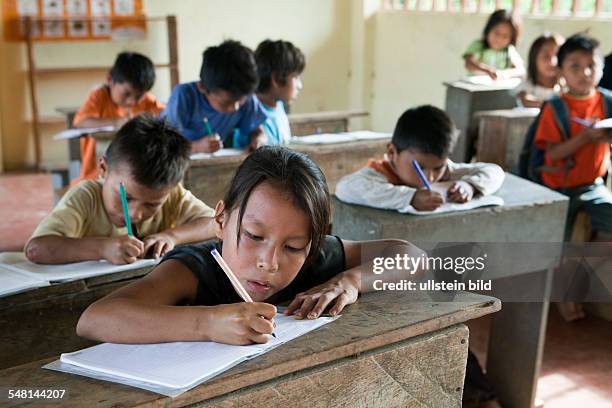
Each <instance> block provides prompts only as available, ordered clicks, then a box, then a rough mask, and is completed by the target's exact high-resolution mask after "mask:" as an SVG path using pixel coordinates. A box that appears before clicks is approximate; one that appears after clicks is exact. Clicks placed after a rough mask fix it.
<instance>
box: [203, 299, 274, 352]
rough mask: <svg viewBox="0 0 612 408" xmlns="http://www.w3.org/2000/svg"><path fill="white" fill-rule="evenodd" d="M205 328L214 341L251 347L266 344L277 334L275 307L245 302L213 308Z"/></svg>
mask: <svg viewBox="0 0 612 408" xmlns="http://www.w3.org/2000/svg"><path fill="white" fill-rule="evenodd" d="M209 310H210V311H211V312H212V313H210V314H209V315H208V316H210V321H209V324H207V325H206V327H207V329H208V335H209V336H210V339H211V340H212V341H216V342H217V343H225V344H236V345H248V344H253V343H267V342H268V341H269V340H270V339H271V338H272V332H273V331H274V320H273V319H274V316H275V315H276V307H275V306H274V305H271V304H269V303H261V302H244V303H232V304H228V305H218V306H210V309H209Z"/></svg>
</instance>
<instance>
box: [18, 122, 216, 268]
mask: <svg viewBox="0 0 612 408" xmlns="http://www.w3.org/2000/svg"><path fill="white" fill-rule="evenodd" d="M190 150H191V146H190V144H189V141H187V140H186V139H185V138H183V136H181V135H180V134H179V133H178V132H177V131H176V130H173V129H171V128H169V127H167V125H166V123H165V122H164V121H163V120H161V119H158V118H153V117H150V116H146V115H140V116H137V117H136V118H134V119H132V120H131V121H129V122H128V123H126V124H125V125H123V127H121V129H119V132H118V133H117V136H116V137H115V139H114V140H113V141H112V142H111V144H110V146H109V147H108V149H107V150H106V154H105V155H104V157H103V158H102V159H100V169H101V173H102V174H101V178H102V180H85V181H82V182H81V183H79V184H77V185H76V186H74V187H72V188H71V189H70V190H69V191H68V192H67V193H66V194H65V195H64V196H63V197H62V199H61V201H60V202H59V203H58V204H57V206H56V207H55V208H54V209H53V211H52V212H51V214H49V215H48V216H47V217H45V218H44V219H43V220H42V221H41V223H40V224H39V225H38V227H37V228H36V230H35V231H34V233H33V234H32V237H31V238H30V240H29V241H28V242H27V244H26V246H25V253H26V256H27V257H28V259H29V260H30V261H32V262H36V263H44V264H62V263H70V262H77V261H87V260H100V259H106V260H108V261H109V262H112V263H115V264H124V263H132V262H135V261H136V260H137V259H138V258H144V257H154V258H157V257H159V256H163V255H164V254H165V253H166V252H168V251H170V250H171V249H172V248H174V246H175V245H178V244H183V243H187V242H198V241H203V240H206V239H210V238H211V237H212V236H213V234H214V229H213V224H212V215H213V214H214V212H213V210H212V209H211V208H210V207H208V206H206V205H205V204H204V203H203V202H201V201H200V200H198V199H197V198H195V197H194V196H193V195H192V194H191V193H190V192H189V191H187V190H185V189H184V188H183V186H182V185H181V184H180V182H181V180H182V179H183V174H184V172H185V170H186V169H187V167H188V165H189V153H190ZM122 183H123V186H124V188H125V192H126V201H127V207H128V215H129V218H128V219H131V221H132V226H133V231H134V233H133V234H134V235H133V236H132V235H131V234H130V235H128V231H129V229H128V228H126V226H127V223H126V218H127V217H125V216H124V212H123V205H122V199H121V196H120V185H121V184H122Z"/></svg>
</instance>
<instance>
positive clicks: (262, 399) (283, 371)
mask: <svg viewBox="0 0 612 408" xmlns="http://www.w3.org/2000/svg"><path fill="white" fill-rule="evenodd" d="M499 309H500V302H499V300H497V299H495V298H492V297H488V296H482V295H476V294H471V293H466V292H461V293H459V294H458V296H457V298H456V302H440V303H432V302H431V301H429V300H428V299H426V298H425V297H423V296H422V295H417V294H414V293H408V292H398V293H389V292H384V293H383V292H377V293H369V294H366V295H364V296H362V297H361V298H360V299H359V301H358V302H357V303H356V304H354V305H351V306H349V307H348V308H347V309H346V310H345V311H344V312H343V316H342V317H341V318H340V319H338V320H337V321H335V322H333V323H331V324H329V325H327V326H324V327H322V328H320V329H318V330H316V331H314V332H312V333H309V334H307V335H305V336H303V337H301V338H298V339H296V340H294V341H291V342H289V343H286V344H284V345H281V346H279V347H278V348H276V349H274V350H272V351H270V352H268V353H266V354H264V355H262V356H259V357H256V358H254V359H253V360H250V361H247V362H244V363H242V364H240V365H238V366H236V367H234V368H232V369H230V370H228V371H226V372H225V373H223V374H221V375H220V376H218V377H215V378H213V379H211V380H209V381H208V382H205V383H204V384H202V385H200V386H197V387H195V388H193V389H192V390H190V391H188V392H186V393H184V394H181V395H180V396H178V397H176V398H174V399H171V398H169V397H165V396H162V395H159V394H155V393H152V392H149V391H144V390H140V389H137V388H131V387H128V386H124V385H120V384H115V383H110V382H104V381H99V380H93V379H89V378H85V377H81V376H76V375H71V374H66V373H59V372H55V371H49V370H45V369H42V368H41V366H42V365H43V364H46V363H47V362H49V361H51V360H52V359H46V360H44V361H37V362H33V363H30V364H26V365H22V366H19V367H14V368H10V369H6V370H2V371H0V390H2V391H1V392H3V393H7V390H8V389H15V388H19V387H44V388H53V389H66V394H67V396H66V397H65V398H64V399H63V400H61V401H56V404H57V403H59V404H61V406H62V407H84V406H87V407H92V406H96V407H118V406H121V407H136V406H138V407H161V406H165V407H181V406H187V405H191V404H197V406H205V407H230V406H231V407H244V406H248V407H253V408H255V407H262V408H263V407H275V406H289V404H291V405H292V406H296V407H315V406H321V407H323V406H324V407H337V406H350V407H371V406H398V407H399V406H401V407H407V406H417V405H418V406H421V405H424V406H425V405H426V406H437V407H445V408H447V407H461V395H462V390H463V378H464V375H465V364H466V358H467V347H468V341H467V340H468V329H467V327H466V326H465V325H464V324H463V323H464V322H466V321H468V320H470V319H475V318H478V317H480V316H484V315H486V314H489V313H493V312H495V311H497V310H499ZM57 357H59V356H56V357H55V358H57ZM0 398H2V401H3V403H4V404H6V403H7V400H6V399H5V395H2V396H0ZM30 402H31V401H30ZM38 402H40V401H38ZM23 405H25V403H24V402H19V401H10V402H8V405H6V406H15V407H17V406H23ZM36 406H42V404H41V405H36Z"/></svg>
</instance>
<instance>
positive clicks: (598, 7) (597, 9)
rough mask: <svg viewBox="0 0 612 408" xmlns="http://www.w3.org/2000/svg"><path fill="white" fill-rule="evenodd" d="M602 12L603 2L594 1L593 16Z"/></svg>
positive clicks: (599, 0) (600, 0) (601, 0)
mask: <svg viewBox="0 0 612 408" xmlns="http://www.w3.org/2000/svg"><path fill="white" fill-rule="evenodd" d="M602 10H603V0H595V15H596V16H598V15H600V14H601V12H602Z"/></svg>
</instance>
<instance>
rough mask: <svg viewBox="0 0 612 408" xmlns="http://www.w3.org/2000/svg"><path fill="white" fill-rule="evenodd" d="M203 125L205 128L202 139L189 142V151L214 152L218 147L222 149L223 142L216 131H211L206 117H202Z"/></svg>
mask: <svg viewBox="0 0 612 408" xmlns="http://www.w3.org/2000/svg"><path fill="white" fill-rule="evenodd" d="M203 121H204V127H205V128H206V136H204V137H203V138H202V139H200V140H197V141H195V142H192V143H191V151H192V152H193V153H214V152H216V151H217V150H219V149H223V142H222V141H221V137H220V136H219V134H218V133H213V131H212V129H211V127H210V123H208V118H207V117H204V118H203Z"/></svg>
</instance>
